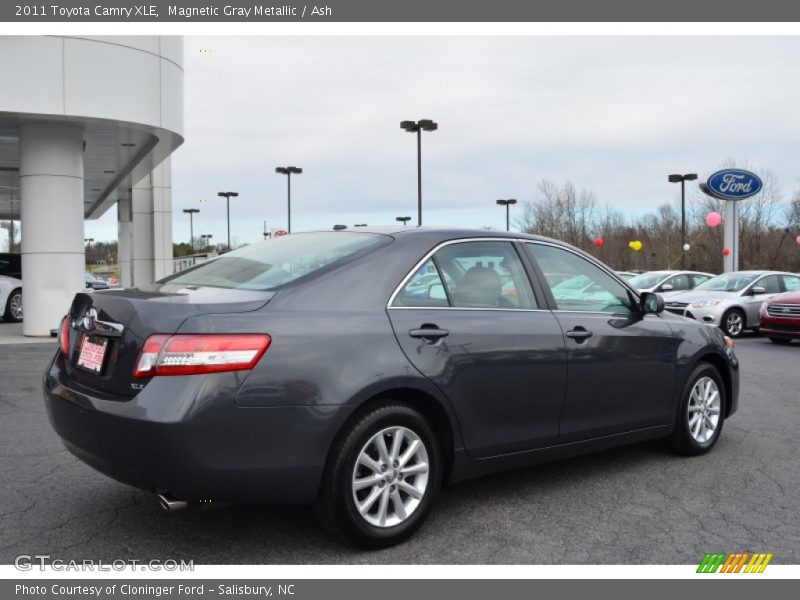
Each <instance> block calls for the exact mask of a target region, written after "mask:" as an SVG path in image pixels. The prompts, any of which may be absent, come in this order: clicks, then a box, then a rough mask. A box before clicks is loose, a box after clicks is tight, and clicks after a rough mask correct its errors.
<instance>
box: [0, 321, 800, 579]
mask: <svg viewBox="0 0 800 600" xmlns="http://www.w3.org/2000/svg"><path fill="white" fill-rule="evenodd" d="M54 350H55V346H54V344H50V343H48V344H36V345H6V346H0V382H1V383H0V454H1V455H2V461H0V563H2V564H8V563H11V562H13V560H14V557H15V556H17V555H19V554H49V555H51V556H52V557H53V558H61V559H76V560H77V559H85V558H93V559H103V560H114V559H139V560H149V559H162V560H163V559H168V558H171V559H178V560H180V559H184V560H189V559H194V560H195V562H196V563H198V564H228V563H237V564H259V563H277V564H296V563H325V564H333V563H370V564H374V563H437V564H438V563H515V564H518V563H613V564H622V563H640V564H664V563H666V564H688V563H697V562H698V561H699V560H700V558H702V556H703V554H704V553H705V552H707V551H714V550H718V551H726V552H733V551H738V550H748V551H764V552H773V553H774V554H775V558H774V559H773V562H774V563H794V564H797V563H800V519H798V518H797V516H798V514H800V461H798V443H797V428H798V425H799V424H800V385H799V383H800V373H798V365H800V343H797V342H795V343H793V344H792V345H791V346H789V347H779V346H776V345H774V344H771V343H770V342H769V341H768V340H766V339H764V338H760V337H755V336H752V337H748V338H746V339H742V340H740V341H738V342H737V352H738V354H739V357H740V359H741V363H742V391H741V397H740V408H739V412H738V413H737V414H736V415H735V417H734V418H732V419H731V420H730V421H727V422H726V423H725V428H724V430H723V433H722V437H721V439H720V442H719V443H718V445H717V447H716V448H715V450H714V451H713V452H712V453H711V454H709V455H707V456H705V457H699V458H692V459H687V458H680V457H676V456H673V455H671V454H668V453H666V452H664V451H662V450H661V449H660V446H659V445H657V444H646V445H638V446H633V447H628V448H623V449H618V450H613V451H609V452H605V453H601V454H595V455H591V456H586V457H581V458H576V459H572V460H569V461H564V462H559V463H551V464H547V465H541V466H537V467H532V468H529V469H525V470H521V471H516V472H512V473H505V474H501V475H495V476H491V477H487V478H483V479H479V480H474V481H470V482H467V483H464V484H461V485H458V486H455V487H453V488H451V489H449V490H446V491H445V492H444V493H443V494H442V497H441V500H440V502H439V504H438V505H437V507H436V508H435V510H434V512H433V514H432V515H431V518H430V519H429V521H428V523H427V524H426V525H425V527H424V528H423V529H422V530H421V531H420V532H419V533H418V534H417V536H416V537H414V538H413V539H412V540H410V541H409V542H407V543H405V544H404V545H401V546H399V547H396V548H393V549H389V550H384V551H380V552H371V553H368V552H361V551H356V550H353V549H351V548H349V547H346V546H343V545H341V544H339V543H337V542H335V541H333V540H332V539H330V538H329V537H327V536H326V535H325V534H324V533H323V532H322V531H321V529H320V528H318V526H317V524H316V522H315V520H314V517H313V515H312V513H311V511H310V510H307V509H302V508H292V507H269V506H256V505H248V506H232V507H225V508H216V509H212V510H197V511H185V512H180V513H172V514H168V513H164V512H162V511H161V509H159V508H158V506H157V503H156V500H155V498H154V497H153V496H152V495H150V494H148V493H145V492H141V491H137V490H134V489H132V488H129V487H127V486H125V485H122V484H119V483H117V482H115V481H112V480H110V479H107V478H106V477H104V476H103V475H100V474H99V473H96V472H95V471H93V470H92V469H90V468H89V467H87V466H85V465H83V464H82V463H81V462H79V461H78V460H77V459H76V458H74V457H73V456H72V455H71V454H69V453H68V452H67V451H66V450H64V448H63V447H62V446H61V443H60V442H59V440H58V438H57V436H56V435H55V433H53V431H52V430H51V428H50V426H49V423H48V422H47V415H46V413H45V409H44V406H43V401H42V398H41V389H40V386H41V384H40V380H41V375H42V373H43V371H44V369H45V366H46V364H47V362H48V360H49V358H50V356H51V353H52V352H53V351H54ZM620 383H621V385H624V381H623V382H620ZM642 393H643V394H644V393H646V390H642ZM142 443H147V441H146V440H142Z"/></svg>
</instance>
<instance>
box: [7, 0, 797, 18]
mask: <svg viewBox="0 0 800 600" xmlns="http://www.w3.org/2000/svg"><path fill="white" fill-rule="evenodd" d="M220 21H227V22H252V23H257V22H292V21H307V22H331V23H334V22H463V23H468V22H482V21H485V22H514V23H517V22H540V23H541V22H617V21H619V22H645V21H650V22H727V23H735V22H762V23H763V22H780V23H785V22H791V21H800V3H798V2H788V1H787V0H759V1H758V2H754V1H753V0H701V1H699V2H698V0H669V1H668V2H663V1H659V0H328V1H327V2H319V3H312V2H305V1H304V2H296V1H293V0H288V1H285V2H283V3H280V4H278V3H274V4H269V3H262V2H258V0H226V1H215V0H207V1H206V2H198V1H194V2H189V1H183V2H180V1H179V2H174V1H170V0H39V1H38V2H37V1H31V0H4V1H3V2H2V3H0V22H29V23H31V22H32V23H35V22H40V23H41V22H115V23H122V22H140V23H157V22H161V23H163V22H195V23H198V22H220Z"/></svg>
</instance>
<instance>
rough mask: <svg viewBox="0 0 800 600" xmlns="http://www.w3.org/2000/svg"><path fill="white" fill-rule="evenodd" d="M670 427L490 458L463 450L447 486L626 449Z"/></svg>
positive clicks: (665, 434)
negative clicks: (499, 473)
mask: <svg viewBox="0 0 800 600" xmlns="http://www.w3.org/2000/svg"><path fill="white" fill-rule="evenodd" d="M671 430H672V425H659V426H657V427H647V428H645V429H637V430H635V431H629V432H626V433H618V434H614V435H608V436H603V437H598V438H592V439H589V440H583V441H580V442H571V443H568V444H558V445H555V446H548V447H546V448H536V449H534V450H525V451H523V452H514V453H512V454H501V455H499V456H492V457H489V458H473V457H471V456H469V454H467V451H466V450H465V449H463V448H460V449H459V450H456V452H455V455H454V456H453V468H452V470H451V472H450V478H449V479H448V482H449V483H451V484H452V483H458V482H460V481H464V480H467V479H472V478H474V477H480V476H481V475H488V474H489V473H497V472H500V471H511V470H513V469H520V468H523V467H528V466H530V465H535V464H539V463H544V462H550V461H555V460H561V459H564V458H570V457H573V456H579V455H581V454H590V453H592V452H598V451H601V450H608V449H610V448H616V447H618V446H626V445H628V444H634V443H637V442H643V441H646V440H653V439H658V438H661V437H665V436H667V435H669V433H670V431H671Z"/></svg>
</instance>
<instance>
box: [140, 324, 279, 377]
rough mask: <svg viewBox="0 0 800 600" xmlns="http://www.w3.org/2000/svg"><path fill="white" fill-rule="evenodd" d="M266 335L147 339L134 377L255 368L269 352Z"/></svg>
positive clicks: (196, 335) (231, 334)
mask: <svg viewBox="0 0 800 600" xmlns="http://www.w3.org/2000/svg"><path fill="white" fill-rule="evenodd" d="M270 341H271V339H270V337H269V336H268V335H263V334H251V333H230V334H185V335H164V334H156V335H151V336H150V337H148V338H147V340H146V341H145V343H144V346H142V351H141V352H140V353H139V359H138V360H137V361H136V368H135V369H134V371H133V376H134V377H153V376H154V375H197V374H200V373H220V372H223V371H244V370H248V369H252V368H253V367H254V366H255V365H256V363H257V362H258V360H259V359H260V358H261V357H262V356H263V355H264V352H266V351H267V348H269V344H270Z"/></svg>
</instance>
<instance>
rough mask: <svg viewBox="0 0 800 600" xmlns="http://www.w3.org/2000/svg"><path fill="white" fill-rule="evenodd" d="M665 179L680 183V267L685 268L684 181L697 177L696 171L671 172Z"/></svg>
mask: <svg viewBox="0 0 800 600" xmlns="http://www.w3.org/2000/svg"><path fill="white" fill-rule="evenodd" d="M667 179H668V181H669V182H670V183H678V182H680V184H681V250H682V254H681V269H685V268H686V250H683V247H684V246H685V245H686V182H687V181H694V180H695V179H697V173H686V174H685V175H680V174H677V175H676V174H673V175H670V176H669V177H668V178H667Z"/></svg>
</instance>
